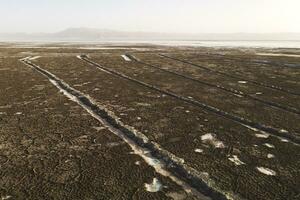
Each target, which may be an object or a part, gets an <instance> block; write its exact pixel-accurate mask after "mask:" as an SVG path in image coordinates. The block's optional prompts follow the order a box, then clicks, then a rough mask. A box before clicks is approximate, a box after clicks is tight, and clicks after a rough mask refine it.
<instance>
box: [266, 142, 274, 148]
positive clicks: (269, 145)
mask: <svg viewBox="0 0 300 200" xmlns="http://www.w3.org/2000/svg"><path fill="white" fill-rule="evenodd" d="M264 146H266V147H268V148H272V149H274V148H275V146H274V145H273V144H269V143H265V144H264Z"/></svg>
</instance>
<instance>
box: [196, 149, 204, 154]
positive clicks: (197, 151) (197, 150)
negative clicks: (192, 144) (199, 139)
mask: <svg viewBox="0 0 300 200" xmlns="http://www.w3.org/2000/svg"><path fill="white" fill-rule="evenodd" d="M195 152H196V153H202V152H203V149H195Z"/></svg>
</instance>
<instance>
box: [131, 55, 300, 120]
mask: <svg viewBox="0 0 300 200" xmlns="http://www.w3.org/2000/svg"><path fill="white" fill-rule="evenodd" d="M126 56H127V57H129V58H130V59H131V60H134V61H135V62H137V63H140V64H142V65H146V66H149V67H151V68H154V69H158V70H160V71H163V72H167V73H169V74H173V75H176V76H178V77H182V78H185V79H188V80H191V81H194V82H197V83H200V84H202V85H207V86H210V87H214V88H217V89H220V90H223V91H226V92H229V93H232V94H234V95H238V96H242V97H245V98H248V99H251V100H254V101H258V102H260V103H263V104H265V105H267V106H270V107H273V108H276V109H281V110H284V111H286V112H291V113H294V114H298V115H300V111H299V110H298V109H297V108H294V107H290V106H285V105H281V104H278V103H275V102H271V101H266V100H263V99H259V98H256V97H254V96H251V95H249V94H245V93H244V92H242V91H239V90H235V89H233V88H226V87H224V86H222V85H216V84H212V83H208V82H205V81H201V80H199V79H195V78H192V77H190V76H186V75H184V74H180V73H177V72H173V71H170V70H167V69H163V68H160V67H158V66H155V65H152V64H149V63H146V62H144V61H141V60H140V59H137V58H136V57H134V56H132V55H130V54H126Z"/></svg>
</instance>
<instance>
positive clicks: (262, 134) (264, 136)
mask: <svg viewBox="0 0 300 200" xmlns="http://www.w3.org/2000/svg"><path fill="white" fill-rule="evenodd" d="M255 136H256V137H257V138H268V137H269V136H270V135H269V134H266V133H260V134H259V133H257V134H255Z"/></svg>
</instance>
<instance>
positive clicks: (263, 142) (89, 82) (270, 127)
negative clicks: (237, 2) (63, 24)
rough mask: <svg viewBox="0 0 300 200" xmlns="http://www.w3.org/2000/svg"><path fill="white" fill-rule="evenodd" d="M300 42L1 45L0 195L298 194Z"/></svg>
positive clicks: (277, 199) (276, 198)
mask: <svg viewBox="0 0 300 200" xmlns="http://www.w3.org/2000/svg"><path fill="white" fill-rule="evenodd" d="M298 55H300V51H299V50H297V49H246V48H234V49H233V48H231V49H229V48H205V47H201V48H192V47H167V46H154V45H136V46H116V45H114V46H112V45H109V46H97V45H93V46H91V45H84V44H82V45H70V44H68V45H67V44H51V45H32V44H4V43H3V44H1V45H0V198H1V199H2V200H4V199H83V200H92V199H95V200H96V199H97V200H98V199H143V200H144V199H145V200H146V199H149V200H150V199H151V200H152V199H175V200H181V199H203V200H204V199H205V200H206V199H213V200H215V199H216V200H218V199H251V200H252V199H255V200H269V199H270V200H281V199H282V200H286V199H289V200H297V199H300V146H299V144H300V56H298Z"/></svg>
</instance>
